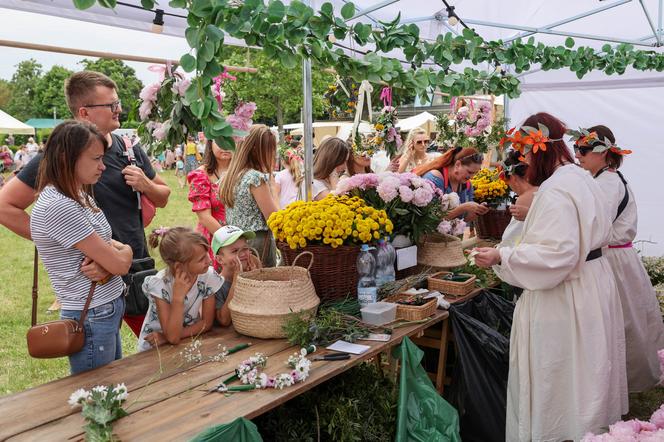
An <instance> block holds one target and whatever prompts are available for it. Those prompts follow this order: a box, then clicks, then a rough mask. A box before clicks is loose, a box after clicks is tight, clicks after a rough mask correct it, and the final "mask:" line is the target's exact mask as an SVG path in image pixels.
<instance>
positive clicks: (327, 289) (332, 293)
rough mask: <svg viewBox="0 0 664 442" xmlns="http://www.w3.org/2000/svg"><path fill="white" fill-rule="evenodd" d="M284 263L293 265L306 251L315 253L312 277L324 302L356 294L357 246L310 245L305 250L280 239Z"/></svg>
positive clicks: (278, 245)
mask: <svg viewBox="0 0 664 442" xmlns="http://www.w3.org/2000/svg"><path fill="white" fill-rule="evenodd" d="M277 247H279V250H280V251H281V257H282V258H283V260H284V264H286V265H290V264H291V263H292V262H293V260H294V259H295V257H296V256H297V255H298V254H299V253H300V252H302V251H303V250H305V251H308V252H311V253H313V255H314V256H315V257H316V261H315V262H314V263H313V266H311V270H310V271H311V280H312V281H313V283H314V287H316V293H317V294H318V296H319V297H320V299H321V301H323V302H325V301H329V300H335V299H343V298H345V297H346V296H348V295H350V296H353V297H354V296H356V295H357V279H358V276H357V255H359V254H360V248H359V247H357V246H339V247H337V248H336V249H333V248H332V247H330V246H318V245H309V246H306V247H304V248H303V249H296V250H293V249H291V248H290V246H289V245H288V244H286V243H284V242H278V243H277Z"/></svg>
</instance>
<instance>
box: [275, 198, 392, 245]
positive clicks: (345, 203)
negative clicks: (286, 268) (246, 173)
mask: <svg viewBox="0 0 664 442" xmlns="http://www.w3.org/2000/svg"><path fill="white" fill-rule="evenodd" d="M267 225H268V227H269V228H270V229H271V230H272V233H273V234H274V237H275V238H276V239H277V241H282V242H286V243H288V245H289V246H290V248H291V249H298V248H304V247H306V246H307V245H312V244H316V245H329V246H331V247H333V248H336V247H339V246H341V245H351V244H362V243H368V242H371V241H375V240H378V239H380V238H382V237H385V236H387V235H389V234H390V233H392V229H393V228H394V225H393V224H392V221H390V219H389V218H388V217H387V214H386V213H385V211H384V210H377V209H374V208H373V207H371V206H368V205H367V204H366V203H365V202H364V200H363V199H361V198H359V197H356V196H355V197H350V196H347V195H344V196H334V195H328V196H327V197H325V198H323V199H322V200H320V201H311V202H304V201H296V202H294V203H291V204H289V205H288V206H287V207H286V208H285V209H282V210H279V211H278V212H274V213H273V214H272V215H270V218H269V219H268V220H267Z"/></svg>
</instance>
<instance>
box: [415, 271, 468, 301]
mask: <svg viewBox="0 0 664 442" xmlns="http://www.w3.org/2000/svg"><path fill="white" fill-rule="evenodd" d="M449 273H450V272H438V273H434V274H433V275H431V276H429V278H427V282H428V284H429V290H437V291H439V292H440V293H443V294H445V295H449V296H452V297H455V298H456V297H459V296H466V295H467V294H468V293H470V292H472V291H473V290H475V280H476V279H477V277H476V276H475V275H470V274H468V273H459V275H464V276H470V278H469V279H467V280H466V281H464V282H456V281H446V280H444V279H442V278H441V276H445V275H448V274H449Z"/></svg>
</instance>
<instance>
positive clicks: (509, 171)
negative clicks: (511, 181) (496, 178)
mask: <svg viewBox="0 0 664 442" xmlns="http://www.w3.org/2000/svg"><path fill="white" fill-rule="evenodd" d="M506 157H507V158H506V159H505V161H503V162H501V163H500V166H499V167H500V169H501V171H500V179H501V180H503V181H505V179H506V178H507V177H510V176H512V175H514V172H516V170H517V169H518V168H520V167H527V166H528V163H526V162H525V158H523V156H519V158H518V159H517V161H516V162H512V161H510V158H509V152H507V155H506Z"/></svg>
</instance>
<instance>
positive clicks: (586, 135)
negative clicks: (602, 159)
mask: <svg viewBox="0 0 664 442" xmlns="http://www.w3.org/2000/svg"><path fill="white" fill-rule="evenodd" d="M567 135H569V136H570V137H571V138H572V139H573V140H574V144H575V145H576V146H577V147H592V148H593V152H605V151H607V150H610V151H611V152H613V153H616V154H618V155H629V154H630V153H632V151H631V150H627V149H621V148H620V147H618V146H617V145H615V144H614V143H612V142H611V141H610V140H609V139H608V138H606V137H604V139H603V140H600V139H599V137H598V136H597V132H589V131H588V130H587V129H583V128H579V130H568V131H567Z"/></svg>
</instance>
